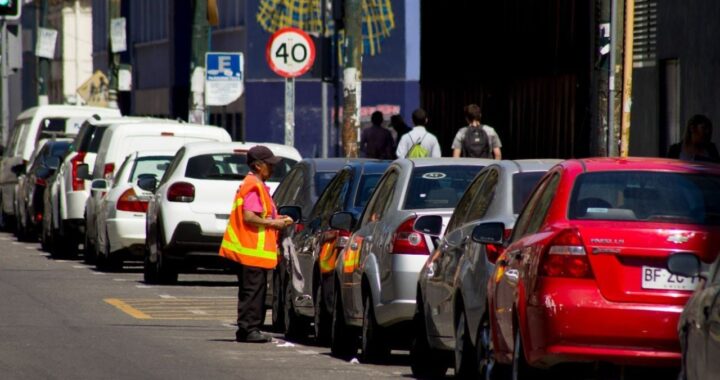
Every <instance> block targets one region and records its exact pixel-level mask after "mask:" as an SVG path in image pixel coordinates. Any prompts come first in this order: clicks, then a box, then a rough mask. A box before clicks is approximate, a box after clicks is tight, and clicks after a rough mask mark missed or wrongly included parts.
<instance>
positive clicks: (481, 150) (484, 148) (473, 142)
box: [451, 104, 502, 160]
mask: <svg viewBox="0 0 720 380" xmlns="http://www.w3.org/2000/svg"><path fill="white" fill-rule="evenodd" d="M481 117H482V113H481V112H480V107H479V106H478V105H477V104H469V105H467V106H465V120H466V121H467V123H468V126H466V127H462V128H460V130H459V131H458V132H457V134H456V135H455V139H454V140H453V143H452V146H451V147H452V150H453V157H476V158H494V159H496V160H500V159H502V153H501V152H500V148H502V143H501V142H500V137H499V136H498V134H497V132H495V129H493V128H492V127H490V126H488V125H483V124H481V123H480V118H481Z"/></svg>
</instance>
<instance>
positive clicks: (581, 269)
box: [540, 229, 593, 278]
mask: <svg viewBox="0 0 720 380" xmlns="http://www.w3.org/2000/svg"><path fill="white" fill-rule="evenodd" d="M540 267H541V274H542V275H543V276H545V277H571V278H593V273H592V269H591V268H590V261H589V260H588V258H587V254H586V252H585V245H584V244H583V241H582V238H581V237H580V232H578V231H577V230H575V229H566V230H563V231H560V233H559V234H558V235H557V236H555V238H553V239H552V240H551V241H550V245H549V246H548V248H547V250H546V252H545V255H544V256H543V258H542V263H541V266H540Z"/></svg>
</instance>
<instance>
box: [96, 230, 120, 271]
mask: <svg viewBox="0 0 720 380" xmlns="http://www.w3.org/2000/svg"><path fill="white" fill-rule="evenodd" d="M97 243H98V244H95V267H96V268H97V269H98V270H99V271H102V272H119V271H120V270H121V269H122V266H123V262H122V260H120V259H119V258H117V257H116V256H113V255H111V254H110V241H109V240H108V238H107V237H106V238H105V253H104V254H103V253H102V252H100V245H99V242H97Z"/></svg>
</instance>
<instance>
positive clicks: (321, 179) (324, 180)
mask: <svg viewBox="0 0 720 380" xmlns="http://www.w3.org/2000/svg"><path fill="white" fill-rule="evenodd" d="M336 173H337V172H316V173H315V193H317V194H322V192H323V190H325V188H326V187H327V185H328V184H329V183H330V181H332V179H333V178H335V174H336Z"/></svg>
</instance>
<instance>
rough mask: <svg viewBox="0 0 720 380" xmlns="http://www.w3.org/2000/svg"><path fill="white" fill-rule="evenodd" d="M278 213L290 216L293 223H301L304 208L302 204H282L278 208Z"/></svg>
mask: <svg viewBox="0 0 720 380" xmlns="http://www.w3.org/2000/svg"><path fill="white" fill-rule="evenodd" d="M278 214H280V215H285V216H289V217H290V218H292V220H293V223H299V222H300V221H301V220H302V208H300V206H282V207H280V208H279V209H278Z"/></svg>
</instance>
